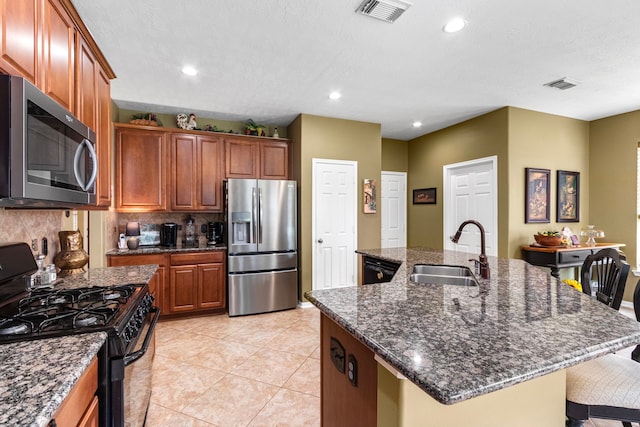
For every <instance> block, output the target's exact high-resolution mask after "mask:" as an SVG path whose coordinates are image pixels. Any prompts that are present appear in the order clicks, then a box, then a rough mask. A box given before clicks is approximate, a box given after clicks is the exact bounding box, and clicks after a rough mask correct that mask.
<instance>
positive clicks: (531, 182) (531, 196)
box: [524, 168, 551, 224]
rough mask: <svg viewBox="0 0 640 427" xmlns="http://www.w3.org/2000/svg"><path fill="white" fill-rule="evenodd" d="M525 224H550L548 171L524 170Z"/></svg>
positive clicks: (549, 175)
mask: <svg viewBox="0 0 640 427" xmlns="http://www.w3.org/2000/svg"><path fill="white" fill-rule="evenodd" d="M524 174H525V180H524V184H525V190H524V192H525V208H524V212H525V214H524V222H525V223H527V224H528V223H536V222H539V223H545V222H551V212H550V206H549V204H550V199H549V191H550V177H551V171H550V170H549V169H537V168H525V170H524Z"/></svg>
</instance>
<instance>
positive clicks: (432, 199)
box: [413, 187, 436, 205]
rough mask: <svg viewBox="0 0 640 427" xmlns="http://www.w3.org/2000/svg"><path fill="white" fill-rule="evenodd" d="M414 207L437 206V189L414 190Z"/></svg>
mask: <svg viewBox="0 0 640 427" xmlns="http://www.w3.org/2000/svg"><path fill="white" fill-rule="evenodd" d="M413 204H414V205H435V204H436V188H435V187H433V188H418V189H415V190H413Z"/></svg>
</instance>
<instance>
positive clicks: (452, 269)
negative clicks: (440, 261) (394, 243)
mask: <svg viewBox="0 0 640 427" xmlns="http://www.w3.org/2000/svg"><path fill="white" fill-rule="evenodd" d="M412 273H417V274H433V275H437V276H461V277H473V274H472V273H471V270H470V269H469V268H467V267H459V266H456V265H436V264H416V265H414V266H413V271H412Z"/></svg>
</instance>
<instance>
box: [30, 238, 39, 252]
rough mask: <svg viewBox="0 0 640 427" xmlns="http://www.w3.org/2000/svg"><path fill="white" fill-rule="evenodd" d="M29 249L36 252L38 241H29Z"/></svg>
mask: <svg viewBox="0 0 640 427" xmlns="http://www.w3.org/2000/svg"><path fill="white" fill-rule="evenodd" d="M31 249H33V250H34V251H36V252H38V239H31Z"/></svg>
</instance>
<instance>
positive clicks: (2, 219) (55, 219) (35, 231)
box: [0, 209, 64, 265]
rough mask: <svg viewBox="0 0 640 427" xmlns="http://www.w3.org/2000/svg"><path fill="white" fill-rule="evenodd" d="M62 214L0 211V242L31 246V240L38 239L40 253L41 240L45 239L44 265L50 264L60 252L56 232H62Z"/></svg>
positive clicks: (11, 210)
mask: <svg viewBox="0 0 640 427" xmlns="http://www.w3.org/2000/svg"><path fill="white" fill-rule="evenodd" d="M63 212H64V211H59V210H22V209H20V210H17V209H16V210H13V209H0V242H25V243H27V244H29V246H31V239H38V250H39V251H41V250H42V238H43V237H46V238H47V240H48V243H49V244H48V246H49V254H48V255H47V257H46V258H45V261H44V264H45V265H46V264H51V263H53V257H54V256H55V255H56V254H57V253H58V252H59V251H60V241H59V239H58V232H59V231H60V230H62V215H64V213H63ZM35 253H37V252H35Z"/></svg>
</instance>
